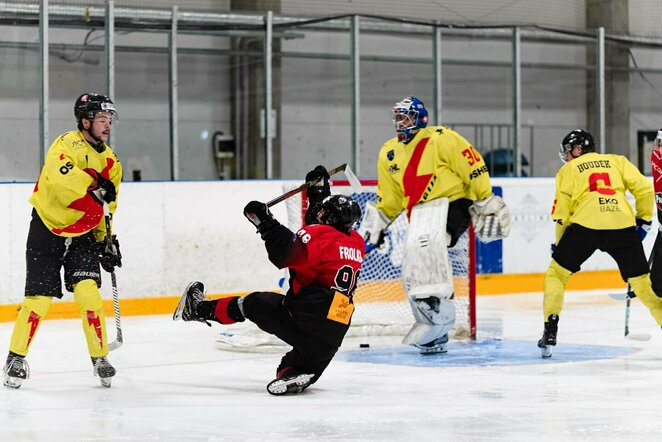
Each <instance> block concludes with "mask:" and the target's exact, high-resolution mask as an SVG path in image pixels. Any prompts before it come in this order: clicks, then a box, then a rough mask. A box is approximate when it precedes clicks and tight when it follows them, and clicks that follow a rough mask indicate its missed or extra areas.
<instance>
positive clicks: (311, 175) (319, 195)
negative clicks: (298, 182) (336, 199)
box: [306, 166, 331, 202]
mask: <svg viewBox="0 0 662 442" xmlns="http://www.w3.org/2000/svg"><path fill="white" fill-rule="evenodd" d="M330 178H331V177H330V176H329V172H327V171H326V168H325V167H324V166H317V167H316V168H314V169H313V170H311V171H310V172H308V173H307V174H306V182H309V181H315V180H319V181H318V182H317V184H315V185H313V186H312V187H310V188H308V199H310V200H311V202H312V201H314V202H318V201H319V202H321V201H322V200H323V199H324V198H326V197H327V196H329V195H331V188H330V187H329V179H330Z"/></svg>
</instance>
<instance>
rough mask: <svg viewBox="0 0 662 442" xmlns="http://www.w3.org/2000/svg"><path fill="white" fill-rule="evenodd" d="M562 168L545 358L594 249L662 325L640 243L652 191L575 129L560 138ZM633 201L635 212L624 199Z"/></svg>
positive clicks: (547, 291) (661, 304) (620, 159)
mask: <svg viewBox="0 0 662 442" xmlns="http://www.w3.org/2000/svg"><path fill="white" fill-rule="evenodd" d="M560 156H561V160H562V161H563V162H564V163H565V164H564V165H563V166H562V167H561V169H559V171H558V173H557V174H556V195H555V197H554V198H555V199H554V205H553V207H552V219H553V220H554V222H555V223H556V243H555V244H554V245H552V262H551V263H550V265H549V269H548V270H547V272H546V273H545V281H544V301H543V310H544V320H545V324H544V332H543V335H542V338H541V339H540V341H538V347H540V349H541V352H542V357H543V358H549V357H551V356H552V351H553V349H554V346H555V345H556V337H557V332H558V322H559V314H560V313H561V308H562V307H563V295H564V291H565V286H566V284H567V282H568V278H570V275H571V274H573V273H575V272H578V271H579V270H580V268H581V265H582V264H583V263H584V261H586V260H587V259H588V258H589V257H590V256H591V255H592V254H593V252H595V251H596V250H602V251H604V252H607V253H608V254H609V255H610V256H611V257H612V258H614V260H615V261H616V264H617V265H618V269H619V270H620V272H621V276H622V277H623V279H624V280H625V281H627V282H628V283H629V284H630V286H631V287H632V289H633V291H634V293H635V294H636V295H637V296H638V297H639V299H641V301H642V302H643V303H644V305H646V307H648V309H649V310H650V312H651V314H652V315H653V318H655V321H656V322H657V324H658V325H662V299H661V298H658V297H657V296H655V293H654V292H653V290H652V289H651V279H650V276H649V268H648V262H647V260H646V254H645V253H644V248H643V246H642V244H641V241H642V240H643V239H644V237H645V236H646V233H647V232H648V230H649V229H650V226H651V219H652V216H653V186H651V183H650V181H649V180H648V179H647V178H646V177H645V176H643V175H642V174H641V172H639V170H638V169H637V168H636V167H635V166H634V164H632V163H631V162H630V161H628V159H627V158H626V157H624V156H622V155H611V154H600V153H597V152H596V151H595V142H594V140H593V136H592V135H591V134H590V133H588V132H587V131H585V130H582V129H575V130H573V131H572V132H570V133H569V134H568V135H566V136H565V138H563V141H562V142H561V151H560ZM626 191H629V192H630V193H631V194H632V195H633V196H634V198H635V200H636V204H635V205H636V213H635V212H633V210H632V207H631V206H630V203H629V202H628V200H627V197H626Z"/></svg>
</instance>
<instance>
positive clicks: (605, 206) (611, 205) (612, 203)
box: [598, 196, 621, 212]
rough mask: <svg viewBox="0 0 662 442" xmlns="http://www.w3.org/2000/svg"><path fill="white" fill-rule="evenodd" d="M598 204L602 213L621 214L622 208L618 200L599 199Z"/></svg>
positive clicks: (602, 197)
mask: <svg viewBox="0 0 662 442" xmlns="http://www.w3.org/2000/svg"><path fill="white" fill-rule="evenodd" d="M598 203H599V204H600V212H620V211H621V208H620V207H619V206H618V199H617V198H609V197H604V196H601V197H598Z"/></svg>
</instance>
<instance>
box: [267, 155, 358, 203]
mask: <svg viewBox="0 0 662 442" xmlns="http://www.w3.org/2000/svg"><path fill="white" fill-rule="evenodd" d="M346 168H347V164H341V165H340V166H338V167H334V168H333V169H331V170H329V176H331V175H335V174H337V173H338V172H344V171H345V170H346ZM321 179H322V178H318V179H316V180H312V181H306V182H305V183H303V184H302V185H300V186H299V187H297V188H296V189H292V190H289V191H287V192H285V193H284V194H282V195H281V196H279V197H277V198H274V199H272V200H271V201H269V202H268V203H267V207H272V206H275V205H276V204H278V203H280V202H281V201H285V200H286V199H288V198H290V197H291V196H294V195H296V194H297V193H300V192H303V191H304V190H306V189H308V188H309V187H312V186H314V185H315V184H317V183H319V182H320V180H321Z"/></svg>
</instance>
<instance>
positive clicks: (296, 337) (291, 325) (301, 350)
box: [242, 292, 338, 383]
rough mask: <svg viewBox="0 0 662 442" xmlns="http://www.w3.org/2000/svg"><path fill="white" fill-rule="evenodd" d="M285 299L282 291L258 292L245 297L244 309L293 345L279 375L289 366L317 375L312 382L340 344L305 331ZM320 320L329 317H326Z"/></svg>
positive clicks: (267, 329)
mask: <svg viewBox="0 0 662 442" xmlns="http://www.w3.org/2000/svg"><path fill="white" fill-rule="evenodd" d="M284 300H285V297H284V296H283V295H281V294H279V293H272V292H254V293H251V294H249V295H247V296H246V297H245V298H244V300H243V302H242V310H243V313H244V315H245V316H246V319H249V320H250V321H252V322H254V323H255V324H256V325H257V326H258V327H259V328H260V329H262V330H263V331H265V332H267V333H271V334H272V335H275V336H277V337H278V338H280V339H282V340H283V341H284V342H286V343H287V344H289V345H291V346H292V350H290V351H289V352H287V353H286V354H285V356H283V358H282V360H281V363H280V365H279V366H278V369H277V370H276V374H278V372H280V371H281V370H282V369H283V368H285V367H292V368H294V369H295V370H297V371H300V372H303V373H312V374H314V375H315V377H313V379H312V382H311V383H314V382H316V381H317V379H319V377H320V376H321V375H322V373H323V372H324V370H325V369H326V367H327V366H328V365H329V363H330V362H331V360H332V359H333V357H334V356H335V354H336V352H337V351H338V346H334V345H330V344H329V343H327V342H324V341H323V340H321V339H319V338H317V337H315V336H312V335H310V334H308V333H305V332H303V331H302V330H301V327H300V326H299V325H297V324H296V323H295V321H294V319H293V318H292V314H290V312H289V311H288V310H287V308H286V307H285V304H284V302H283V301H284ZM320 321H326V319H325V318H324V317H322V318H320Z"/></svg>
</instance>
